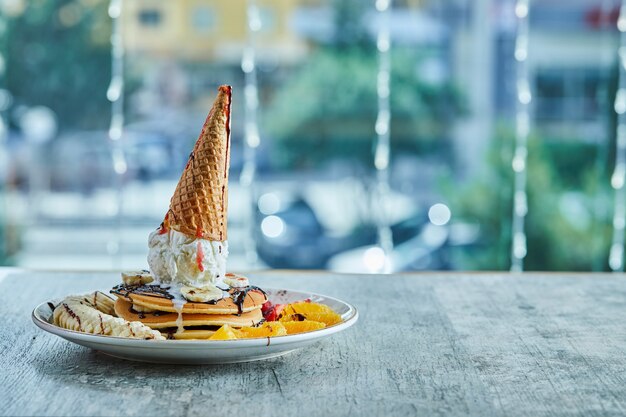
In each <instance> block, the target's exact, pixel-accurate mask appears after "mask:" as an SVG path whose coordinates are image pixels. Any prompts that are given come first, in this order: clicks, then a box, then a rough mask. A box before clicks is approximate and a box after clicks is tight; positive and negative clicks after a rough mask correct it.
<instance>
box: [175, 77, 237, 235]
mask: <svg viewBox="0 0 626 417" xmlns="http://www.w3.org/2000/svg"><path fill="white" fill-rule="evenodd" d="M230 107H231V87H230V86H227V85H222V86H220V87H219V89H218V92H217V98H216V99H215V102H214V103H213V108H211V111H210V112H209V115H208V116H207V118H206V121H205V122H204V126H203V127H202V132H200V136H199V137H198V140H197V142H196V145H195V146H194V148H193V151H192V152H191V154H190V155H189V161H188V162H187V165H186V166H185V170H184V171H183V174H182V176H181V177H180V180H179V181H178V185H177V186H176V190H175V191H174V195H173V197H172V199H171V201H170V208H169V210H168V212H167V215H166V217H165V222H164V226H165V227H168V226H169V227H171V228H172V229H174V230H176V231H178V232H181V233H183V234H186V235H188V236H194V237H197V238H203V239H207V240H212V241H219V242H222V241H225V240H226V239H227V233H226V231H227V223H226V220H227V219H226V213H227V210H228V169H229V166H230Z"/></svg>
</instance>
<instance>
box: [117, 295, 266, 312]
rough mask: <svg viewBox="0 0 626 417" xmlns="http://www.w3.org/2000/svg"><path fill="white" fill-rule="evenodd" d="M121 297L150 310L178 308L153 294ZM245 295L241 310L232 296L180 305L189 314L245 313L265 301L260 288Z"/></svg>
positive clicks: (168, 300) (174, 310) (173, 309)
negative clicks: (213, 302)
mask: <svg viewBox="0 0 626 417" xmlns="http://www.w3.org/2000/svg"><path fill="white" fill-rule="evenodd" d="M118 295H120V296H121V297H125V298H126V299H127V300H129V301H132V303H133V304H136V305H139V306H141V307H145V308H150V309H152V310H157V311H167V312H170V313H177V312H178V310H176V308H175V307H174V303H173V302H172V300H170V299H168V298H165V297H160V296H155V295H146V294H137V293H131V292H129V293H126V294H118ZM242 295H245V297H244V299H243V303H242V304H241V311H240V310H239V306H238V305H237V303H236V302H235V301H234V300H233V298H232V297H227V298H222V299H221V300H218V301H217V302H215V304H210V303H194V302H191V301H187V302H186V303H185V304H183V306H182V312H183V313H189V314H238V313H247V312H250V311H252V310H255V309H259V308H260V307H261V306H262V305H263V304H264V303H265V302H266V301H267V297H266V296H265V294H263V293H262V292H261V291H260V290H256V289H253V290H250V291H249V292H248V293H247V294H244V293H242Z"/></svg>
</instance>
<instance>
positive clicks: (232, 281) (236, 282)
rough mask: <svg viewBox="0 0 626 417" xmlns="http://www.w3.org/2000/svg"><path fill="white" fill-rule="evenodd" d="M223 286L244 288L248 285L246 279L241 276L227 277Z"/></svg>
mask: <svg viewBox="0 0 626 417" xmlns="http://www.w3.org/2000/svg"><path fill="white" fill-rule="evenodd" d="M224 284H226V285H228V286H229V287H232V288H244V287H247V286H249V285H250V283H249V282H248V278H246V277H242V276H241V275H227V276H226V277H225V278H224Z"/></svg>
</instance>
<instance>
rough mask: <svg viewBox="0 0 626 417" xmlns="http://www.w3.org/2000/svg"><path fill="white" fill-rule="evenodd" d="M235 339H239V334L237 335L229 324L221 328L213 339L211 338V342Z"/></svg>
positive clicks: (214, 334)
mask: <svg viewBox="0 0 626 417" xmlns="http://www.w3.org/2000/svg"><path fill="white" fill-rule="evenodd" d="M235 339H237V334H235V331H234V329H233V328H232V327H230V326H229V325H228V324H225V325H223V326H222V327H220V328H219V329H218V330H217V331H216V332H215V333H213V335H212V336H211V337H209V340H235Z"/></svg>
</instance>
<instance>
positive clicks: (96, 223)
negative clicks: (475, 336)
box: [0, 0, 624, 272]
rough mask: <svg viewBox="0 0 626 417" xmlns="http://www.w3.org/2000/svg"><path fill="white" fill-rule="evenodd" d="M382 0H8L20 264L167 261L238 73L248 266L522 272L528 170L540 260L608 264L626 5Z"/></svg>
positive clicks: (238, 148)
mask: <svg viewBox="0 0 626 417" xmlns="http://www.w3.org/2000/svg"><path fill="white" fill-rule="evenodd" d="M380 1H381V0H379V1H378V2H375V1H361V0H271V1H270V0H258V1H255V2H251V1H248V3H246V2H245V1H243V0H242V1H217V0H179V1H175V2H174V1H165V0H133V1H126V2H115V1H113V2H109V1H108V0H37V1H27V0H0V116H1V118H0V265H16V266H22V267H30V268H52V269H110V268H132V269H137V268H144V267H146V260H145V259H146V254H147V249H148V247H147V237H148V234H149V232H150V231H151V230H153V229H154V228H156V227H157V226H158V225H159V223H160V222H161V221H162V219H163V216H164V214H165V212H166V210H167V207H168V204H169V198H170V197H171V195H172V193H173V190H174V188H175V186H176V183H177V181H178V178H179V176H180V173H181V172H182V169H183V167H184V165H185V163H186V160H187V157H188V155H189V152H190V150H191V149H192V147H193V144H194V142H195V140H196V138H197V135H198V133H199V131H200V129H201V127H202V123H203V121H204V118H205V117H206V113H207V112H208V110H209V108H210V106H211V103H212V101H213V99H214V97H215V94H216V87H217V86H218V85H219V84H230V85H232V86H233V91H234V96H233V119H232V151H231V157H232V160H231V181H230V203H229V210H230V212H229V243H230V249H231V256H230V258H229V259H230V260H229V262H230V264H229V267H230V269H233V270H242V269H250V268H268V267H269V268H320V269H331V270H336V271H346V272H380V271H381V270H383V269H387V270H388V271H389V270H391V271H407V270H423V269H428V270H433V269H445V270H450V269H453V270H456V269H462V270H476V269H490V270H500V269H505V270H507V269H509V268H511V248H512V233H513V232H512V230H513V229H512V222H513V219H514V217H515V216H514V214H513V213H514V210H513V201H514V198H513V196H514V189H515V184H516V182H515V180H514V177H515V172H518V173H519V172H523V174H524V178H525V184H526V185H525V187H524V186H523V183H522V184H521V187H522V188H521V189H522V190H523V189H525V190H526V191H527V194H524V195H523V199H524V201H525V202H526V201H527V215H526V216H525V224H524V226H523V230H524V231H525V235H524V239H525V241H526V243H527V253H526V249H524V253H523V254H522V255H524V256H522V258H524V268H525V269H527V270H583V271H601V270H608V269H609V268H610V265H609V252H610V247H611V244H612V241H614V239H615V236H614V234H615V230H617V232H618V233H619V232H620V231H621V235H622V236H621V237H622V238H623V233H624V231H623V225H622V227H621V228H619V227H617V228H616V229H614V219H613V216H614V202H615V198H616V190H615V189H614V188H613V187H612V185H611V175H612V173H613V170H614V165H615V160H616V140H615V132H616V128H617V125H618V117H617V114H616V110H615V108H614V107H615V106H614V102H615V99H616V91H617V90H618V85H619V80H620V66H619V60H618V52H617V51H618V48H619V46H620V32H619V31H618V29H617V21H618V16H619V11H620V3H619V2H616V1H607V0H543V1H536V2H531V3H530V5H529V6H526V7H527V12H528V13H527V15H526V14H524V10H521V11H520V9H519V8H517V9H516V7H519V2H515V1H507V0H449V1H440V0H394V1H393V2H391V3H390V4H389V5H388V6H389V7H388V8H387V7H386V5H385V4H383V5H381V4H380ZM523 4H524V3H523V2H522V6H523ZM520 24H524V25H527V33H526V35H527V37H526V40H527V51H526V52H527V56H526V55H524V56H523V57H521V58H520V56H517V48H519V45H520V36H525V32H523V31H522V32H521V33H520ZM522 40H523V39H522ZM381 41H382V46H381ZM385 42H387V43H385ZM522 58H523V59H522ZM384 60H388V64H389V68H390V70H389V71H388V72H386V70H385V68H384V65H383V66H382V67H381V62H383V63H384V62H385V61H384ZM381 73H382V75H381ZM381 77H382V79H383V86H385V85H386V86H387V87H388V93H389V94H388V95H387V94H386V93H385V92H384V90H385V88H383V89H382V90H383V92H382V93H381V87H380V85H381V84H380V82H381ZM520 77H522V78H520ZM520 81H521V82H522V83H524V82H525V83H526V84H527V85H528V87H529V89H530V91H531V92H532V101H531V100H530V97H531V96H530V95H528V99H527V100H525V99H524V98H523V96H522V98H521V99H520ZM385 82H386V84H385ZM526 84H523V85H526ZM386 97H388V100H387V102H386V101H385V98H386ZM520 101H521V103H522V104H523V106H520ZM257 104H258V105H257ZM385 105H389V114H390V119H389V120H390V122H389V124H388V128H389V129H388V131H389V143H390V148H389V159H388V160H387V161H388V164H386V163H384V164H383V165H384V168H383V169H382V170H383V171H384V172H383V175H381V167H380V166H379V165H378V163H377V162H376V161H375V158H374V154H375V153H376V152H375V151H376V149H377V147H378V146H380V141H381V140H383V144H384V139H385V132H387V130H385V129H384V128H379V127H378V125H377V121H380V120H381V112H383V113H384V111H385ZM381 109H382V110H381ZM619 110H620V109H618V112H619ZM621 112H622V113H623V109H622V111H621ZM520 115H521V116H523V117H526V118H527V119H528V120H527V121H529V129H528V130H527V131H526V132H524V131H522V133H520V129H519V124H520ZM383 119H384V117H383ZM524 120H526V119H524ZM520 143H521V144H522V149H521V151H522V153H523V152H526V154H524V155H527V159H526V158H524V159H523V164H522V165H523V166H522V168H520V167H519V166H517V168H516V167H515V164H513V167H512V161H513V159H514V153H515V150H516V147H517V149H518V151H520ZM513 168H516V169H515V171H514V169H513ZM381 184H382V186H383V187H382V188H381V187H380V186H381ZM517 186H518V191H519V187H520V183H519V182H518V183H517ZM613 186H615V184H613ZM617 188H619V187H617ZM381 190H382V191H381ZM519 196H521V194H520V195H519ZM619 196H620V194H619V193H618V194H617V198H619ZM622 197H623V196H622ZM520 198H521V197H520ZM522 214H524V213H522ZM518 215H519V213H518ZM522 217H523V216H522ZM381 219H382V220H381ZM381 236H382V237H384V238H385V239H386V240H387V246H385V245H383V246H382V247H381V246H380V245H379V243H380V241H381ZM389 241H391V243H392V245H389ZM618 241H619V239H618ZM383 265H384V266H385V267H383ZM614 269H615V268H614Z"/></svg>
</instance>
